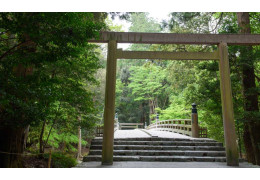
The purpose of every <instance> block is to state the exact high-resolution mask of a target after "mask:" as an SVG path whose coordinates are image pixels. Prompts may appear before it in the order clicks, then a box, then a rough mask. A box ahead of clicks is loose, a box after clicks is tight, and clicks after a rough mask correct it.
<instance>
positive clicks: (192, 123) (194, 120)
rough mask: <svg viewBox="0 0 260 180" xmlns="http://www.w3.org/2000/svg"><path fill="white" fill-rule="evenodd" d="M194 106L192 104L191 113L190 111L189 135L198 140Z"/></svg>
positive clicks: (196, 117)
mask: <svg viewBox="0 0 260 180" xmlns="http://www.w3.org/2000/svg"><path fill="white" fill-rule="evenodd" d="M196 106H197V105H196V104H195V103H193V104H192V111H191V132H192V133H191V134H192V137H194V138H199V124H198V112H197V108H196Z"/></svg>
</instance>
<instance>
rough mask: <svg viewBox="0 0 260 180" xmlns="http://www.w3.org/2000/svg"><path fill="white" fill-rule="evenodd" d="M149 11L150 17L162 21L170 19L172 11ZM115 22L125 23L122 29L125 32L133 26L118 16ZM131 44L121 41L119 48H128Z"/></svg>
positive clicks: (118, 23)
mask: <svg viewBox="0 0 260 180" xmlns="http://www.w3.org/2000/svg"><path fill="white" fill-rule="evenodd" d="M148 13H149V16H148V17H151V18H153V19H155V20H156V21H158V22H159V23H160V22H162V21H163V20H168V19H169V16H168V15H169V13H170V12H168V11H151V12H148ZM113 24H117V25H123V27H122V29H123V31H124V32H128V29H129V27H130V26H131V23H129V22H127V21H126V20H120V19H119V18H118V17H116V18H115V19H114V20H113ZM129 45H130V44H127V43H121V44H120V43H119V44H118V48H122V49H123V50H126V49H127V48H128V47H129Z"/></svg>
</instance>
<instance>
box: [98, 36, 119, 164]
mask: <svg viewBox="0 0 260 180" xmlns="http://www.w3.org/2000/svg"><path fill="white" fill-rule="evenodd" d="M116 49H117V43H116V41H115V40H111V41H109V43H108V54H107V73H106V91H105V111H104V133H103V146H102V164H103V165H112V164H113V145H114V118H115V92H116V62H117V60H116Z"/></svg>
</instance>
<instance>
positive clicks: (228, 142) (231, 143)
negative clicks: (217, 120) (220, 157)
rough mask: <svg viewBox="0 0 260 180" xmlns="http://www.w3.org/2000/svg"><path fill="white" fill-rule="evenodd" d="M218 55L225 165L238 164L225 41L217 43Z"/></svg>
mask: <svg viewBox="0 0 260 180" xmlns="http://www.w3.org/2000/svg"><path fill="white" fill-rule="evenodd" d="M219 56H220V60H219V73H220V90H221V102H222V116H223V124H224V135H225V146H226V158H227V165H228V166H238V165H239V163H238V150H237V143H236V139H237V136H236V131H235V120H234V110H233V102H232V89H231V80H230V70H229V60H228V49H227V44H226V43H220V44H219Z"/></svg>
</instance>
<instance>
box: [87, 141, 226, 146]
mask: <svg viewBox="0 0 260 180" xmlns="http://www.w3.org/2000/svg"><path fill="white" fill-rule="evenodd" d="M91 144H92V145H101V144H102V142H101V141H92V142H91ZM114 145H154V146H223V144H222V143H219V142H194V141H190V142H189V141H114Z"/></svg>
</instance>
